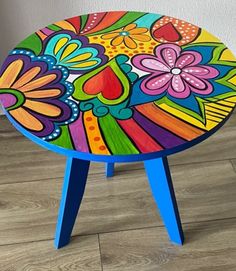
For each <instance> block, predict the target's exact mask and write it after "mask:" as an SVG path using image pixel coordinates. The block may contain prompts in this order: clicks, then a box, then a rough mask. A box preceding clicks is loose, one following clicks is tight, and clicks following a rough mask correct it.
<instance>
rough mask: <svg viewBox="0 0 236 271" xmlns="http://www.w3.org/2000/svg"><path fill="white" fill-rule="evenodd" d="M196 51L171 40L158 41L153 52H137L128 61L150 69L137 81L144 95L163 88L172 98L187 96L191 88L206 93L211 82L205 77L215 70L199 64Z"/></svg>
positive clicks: (161, 91)
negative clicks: (184, 48) (151, 53)
mask: <svg viewBox="0 0 236 271" xmlns="http://www.w3.org/2000/svg"><path fill="white" fill-rule="evenodd" d="M201 61H202V56H201V54H200V53H199V52H196V51H191V50H182V49H181V47H179V46H178V45H174V44H161V45H159V46H157V47H156V48H155V55H149V54H144V55H137V56H135V57H134V58H133V60H132V63H133V65H134V66H135V67H137V68H138V69H140V70H142V71H145V72H148V73H150V75H148V76H146V77H145V79H144V80H143V81H142V83H141V89H142V91H143V92H144V93H146V94H148V95H159V94H162V93H164V92H165V91H167V92H168V94H169V95H170V96H172V97H175V98H180V99H181V98H187V97H188V96H189V95H190V94H191V92H193V93H196V94H200V95H208V94H210V93H211V92H212V91H213V86H212V84H211V83H210V81H209V80H208V79H212V78H215V77H217V76H218V75H219V72H218V70H217V69H215V68H214V67H211V66H209V65H202V64H200V63H201Z"/></svg>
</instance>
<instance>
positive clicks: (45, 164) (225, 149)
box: [0, 114, 236, 183]
mask: <svg viewBox="0 0 236 271" xmlns="http://www.w3.org/2000/svg"><path fill="white" fill-rule="evenodd" d="M0 122H1V125H0V161H1V162H0V176H1V178H0V183H14V182H16V179H17V181H18V182H21V181H22V182H24V181H33V180H39V179H49V178H56V177H62V176H63V174H64V165H65V157H64V156H62V155H58V154H56V153H53V152H51V151H47V150H45V149H43V148H42V147H40V146H38V145H36V144H35V143H33V142H31V141H30V140H28V139H26V138H25V137H24V136H22V135H20V133H19V132H17V131H16V129H15V128H14V127H13V126H12V125H11V124H10V122H9V121H8V120H7V119H6V117H5V116H0ZM227 159H236V114H233V115H232V117H231V118H230V119H229V121H228V122H227V123H226V124H225V126H224V127H223V128H221V129H220V130H219V131H218V132H216V134H214V135H213V136H211V137H210V138H209V139H207V140H206V141H204V142H202V143H200V144H198V145H196V146H194V147H192V148H190V149H188V150H185V151H183V152H180V153H177V154H175V155H172V156H170V157H169V162H170V165H178V164H189V163H197V162H200V161H201V162H204V161H217V160H227ZM92 168H93V169H94V173H102V172H104V164H103V163H92ZM137 168H143V164H142V163H140V162H139V163H129V164H127V163H126V164H122V163H121V164H116V172H117V173H119V172H120V171H126V170H132V169H137Z"/></svg>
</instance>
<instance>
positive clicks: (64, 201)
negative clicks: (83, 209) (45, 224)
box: [54, 157, 90, 248]
mask: <svg viewBox="0 0 236 271" xmlns="http://www.w3.org/2000/svg"><path fill="white" fill-rule="evenodd" d="M89 164H90V162H89V161H85V160H80V159H76V158H72V157H68V158H67V162H66V169H65V177H64V184H63V189H62V198H61V203H60V208H59V214H58V220H57V227H56V233H55V240H54V245H55V247H56V248H61V247H63V246H65V245H67V244H68V243H69V242H70V236H71V232H72V229H73V226H74V223H75V220H76V216H77V213H78V210H79V207H80V203H81V201H82V198H83V194H84V189H85V184H86V180H87V175H88V170H89Z"/></svg>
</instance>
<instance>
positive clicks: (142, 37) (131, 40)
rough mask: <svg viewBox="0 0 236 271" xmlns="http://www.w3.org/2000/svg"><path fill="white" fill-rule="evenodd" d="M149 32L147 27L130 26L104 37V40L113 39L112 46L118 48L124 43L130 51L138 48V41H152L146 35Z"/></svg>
mask: <svg viewBox="0 0 236 271" xmlns="http://www.w3.org/2000/svg"><path fill="white" fill-rule="evenodd" d="M146 32H148V29H147V28H145V27H137V25H136V24H128V25H126V26H125V27H122V28H120V29H117V30H115V31H112V32H110V33H108V34H104V35H102V38H103V39H105V40H109V39H111V45H113V46H117V45H120V44H122V43H124V44H125V46H126V47H128V48H130V49H135V48H137V43H136V42H135V41H136V40H137V41H142V42H145V41H150V40H151V38H150V37H149V36H148V35H146V34H144V33H146Z"/></svg>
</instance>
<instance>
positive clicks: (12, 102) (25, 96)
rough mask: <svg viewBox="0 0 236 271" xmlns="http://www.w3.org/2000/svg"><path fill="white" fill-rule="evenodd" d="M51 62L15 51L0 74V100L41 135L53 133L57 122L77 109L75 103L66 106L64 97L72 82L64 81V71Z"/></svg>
mask: <svg viewBox="0 0 236 271" xmlns="http://www.w3.org/2000/svg"><path fill="white" fill-rule="evenodd" d="M41 59H43V60H44V61H42V60H41ZM54 64H55V60H54V59H53V58H49V57H46V56H40V57H37V56H35V55H34V54H33V53H31V52H29V51H23V50H15V51H13V52H12V55H10V56H9V57H8V58H7V59H6V61H5V62H4V64H3V67H2V70H1V73H0V101H1V102H2V104H3V106H4V108H6V110H7V111H8V113H9V114H10V115H11V116H12V117H13V118H14V119H15V120H16V121H17V122H18V123H20V124H21V125H22V126H23V127H24V128H26V129H27V130H30V132H32V133H33V134H35V135H37V136H40V137H45V136H49V135H50V134H52V133H54V136H56V135H57V133H58V132H59V129H56V128H57V124H62V123H65V122H66V121H71V116H74V115H76V114H77V113H76V111H77V110H78V109H76V108H75V105H74V104H73V108H74V109H72V106H71V107H70V106H69V104H71V103H72V102H70V101H68V100H67V99H66V97H67V96H69V95H70V94H71V92H72V91H73V87H72V85H71V83H68V82H65V79H66V78H67V76H68V72H67V70H66V69H65V68H61V69H59V68H58V67H57V66H54ZM74 117H75V116H74ZM51 138H53V136H49V139H51Z"/></svg>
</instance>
